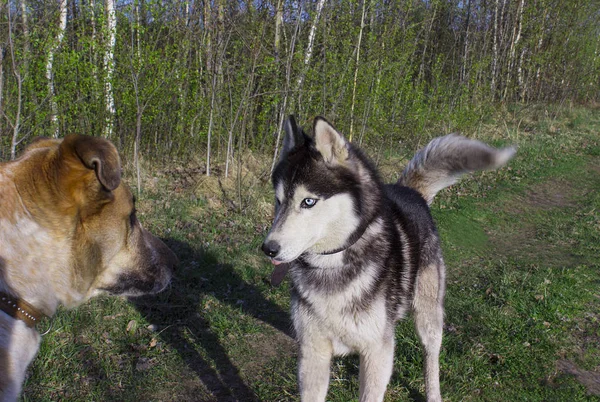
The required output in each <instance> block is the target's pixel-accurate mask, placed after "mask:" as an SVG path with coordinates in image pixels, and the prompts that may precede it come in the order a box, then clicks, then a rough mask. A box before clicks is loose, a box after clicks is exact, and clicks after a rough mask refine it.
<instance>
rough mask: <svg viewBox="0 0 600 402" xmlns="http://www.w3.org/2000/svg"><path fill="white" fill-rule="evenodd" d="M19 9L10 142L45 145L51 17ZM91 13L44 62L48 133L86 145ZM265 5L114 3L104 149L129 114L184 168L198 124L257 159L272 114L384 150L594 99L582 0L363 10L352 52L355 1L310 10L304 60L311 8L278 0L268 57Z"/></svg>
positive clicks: (200, 136)
mask: <svg viewBox="0 0 600 402" xmlns="http://www.w3.org/2000/svg"><path fill="white" fill-rule="evenodd" d="M365 1H367V0H365ZM19 4H20V3H19ZM521 4H524V5H525V6H524V9H523V12H522V14H520V13H519V10H520V5H521ZM26 5H27V11H26V13H27V21H28V26H27V28H28V30H27V32H28V35H25V29H24V28H25V26H24V25H23V19H22V15H21V8H20V7H19V6H18V4H17V2H16V1H10V2H9V3H8V5H6V6H5V7H8V10H9V11H10V13H11V14H10V16H11V21H12V23H11V25H10V27H9V25H8V24H7V23H6V22H7V21H8V20H7V18H6V15H5V16H4V17H3V18H4V20H3V21H4V22H5V23H4V24H2V25H1V27H2V28H0V34H1V35H2V38H3V39H2V43H4V45H3V46H4V48H5V49H8V41H7V38H8V30H9V28H10V30H11V32H12V37H13V39H14V40H13V43H12V49H13V51H14V55H15V56H14V58H15V66H16V68H17V69H18V71H20V72H21V74H22V83H23V93H22V96H21V97H22V101H23V106H22V110H21V115H22V119H21V131H20V133H19V139H21V138H25V141H24V142H23V144H25V143H27V139H28V138H30V137H33V136H35V135H52V134H53V131H52V129H53V128H52V125H51V122H50V114H51V113H50V112H51V111H50V106H51V102H50V98H49V95H48V80H47V78H46V62H47V57H48V51H49V49H50V47H51V44H52V43H53V41H54V40H55V37H56V35H57V33H58V32H57V31H58V11H59V10H58V5H57V4H54V3H52V5H50V4H49V3H45V2H26ZM94 5H95V8H94V9H91V7H90V5H89V3H86V2H74V3H73V5H72V7H71V8H70V9H69V10H70V11H69V12H70V14H69V19H68V24H67V30H66V32H65V39H64V41H63V43H62V45H61V46H60V47H59V49H58V50H57V52H56V55H55V62H54V65H53V66H52V75H53V83H54V87H55V101H56V102H57V105H58V120H59V128H60V130H59V132H60V135H64V134H67V133H70V132H79V133H86V134H93V135H101V134H102V133H103V132H104V128H105V125H106V124H107V120H106V119H107V118H110V116H109V115H108V114H107V111H106V105H105V102H106V101H105V99H106V84H107V83H106V82H105V81H106V79H107V77H106V68H105V60H104V59H105V52H106V51H107V43H106V39H107V37H108V32H107V30H106V21H107V16H106V15H105V11H104V8H103V5H102V4H101V3H97V2H96V3H94ZM274 7H275V3H268V2H250V3H239V2H238V3H236V2H227V1H225V0H220V1H217V2H209V3H206V4H205V3H198V4H195V3H194V4H192V3H187V2H183V3H182V2H160V1H145V2H142V1H137V0H136V1H133V2H128V3H123V4H121V5H119V6H118V7H117V9H116V10H117V31H116V34H117V40H116V46H115V49H114V65H115V72H114V77H113V79H112V88H113V91H114V98H115V105H116V109H117V115H116V117H115V122H114V123H115V133H114V138H112V139H113V140H114V141H115V142H117V143H118V145H119V147H120V149H122V151H123V153H124V154H127V155H129V154H130V153H131V152H132V150H133V142H134V138H135V133H136V124H137V123H136V121H137V115H138V114H139V113H141V115H142V118H141V145H142V146H141V152H142V153H143V154H144V155H145V156H146V157H148V158H150V159H153V158H155V159H162V158H165V159H170V158H172V157H179V158H183V159H190V158H193V159H195V158H197V157H198V154H200V153H203V152H204V151H205V148H206V143H207V134H208V125H209V121H210V120H211V118H210V117H211V116H212V121H213V133H212V135H213V139H214V145H215V146H214V147H213V150H214V151H215V152H216V159H217V161H223V159H224V156H225V154H226V146H227V141H228V135H229V132H230V131H231V132H232V136H233V144H236V149H237V150H239V149H252V150H254V151H259V152H264V151H267V150H272V149H273V147H274V145H275V138H276V134H277V130H278V122H279V121H280V116H281V113H283V114H288V113H295V114H298V115H299V117H300V119H301V121H303V122H308V121H309V120H310V119H311V118H312V117H313V116H314V115H319V114H320V115H325V116H327V117H328V118H330V119H331V120H332V121H334V123H335V124H336V125H337V126H338V127H339V128H340V129H341V130H342V131H343V132H347V131H348V129H349V126H350V121H351V120H353V121H354V122H355V124H354V126H355V127H356V130H357V132H358V134H357V137H356V138H358V140H359V141H361V142H363V141H365V142H368V143H374V144H387V143H393V142H397V141H404V142H407V141H408V142H419V141H421V137H422V136H425V137H428V136H430V135H432V134H433V133H436V134H437V133H439V132H443V131H448V130H469V129H471V128H473V127H475V126H477V124H479V123H480V122H481V121H482V120H484V119H485V118H486V116H489V115H490V113H492V112H493V111H494V110H495V108H496V107H497V105H498V104H497V102H502V103H505V102H508V103H512V102H515V101H516V102H530V101H546V102H563V101H565V100H570V101H583V102H592V101H598V96H599V95H600V92H599V91H598V88H599V87H600V78H599V77H600V57H598V49H599V46H600V43H599V41H598V38H599V37H600V36H599V35H598V33H599V31H598V27H599V26H600V21H599V18H600V17H599V16H600V13H599V12H598V11H599V9H598V4H597V2H593V1H585V2H569V3H568V4H567V3H564V2H561V1H556V0H536V1H526V2H521V1H514V2H484V1H479V0H470V1H468V2H458V3H456V2H454V3H452V2H450V3H449V2H443V1H433V2H430V1H429V2H427V1H417V2H414V1H399V2H382V1H369V2H368V4H367V7H366V10H367V13H366V18H365V26H364V27H363V28H362V30H363V31H364V32H363V35H362V37H363V40H362V43H361V49H358V48H357V46H358V36H359V33H360V32H361V26H360V21H361V16H362V9H363V2H362V1H358V0H356V1H344V2H326V3H325V7H324V9H323V11H322V13H321V14H322V15H321V16H320V19H319V22H318V24H317V25H316V31H315V32H316V35H315V38H314V45H313V52H312V56H311V59H310V61H309V62H308V64H305V59H306V56H307V54H306V52H307V47H308V42H309V32H310V30H311V27H312V24H313V22H314V21H315V18H316V17H317V15H316V13H317V10H316V2H304V3H301V4H298V3H296V2H285V1H284V2H283V23H282V25H281V34H280V36H281V42H280V48H279V49H277V50H278V51H277V52H276V51H275V50H276V49H274V37H275V30H276V27H275V25H276V21H275V10H274ZM496 7H499V10H498V11H497V10H496ZM358 51H360V59H359V61H358V65H356V55H357V52H358ZM2 65H3V68H4V75H3V77H4V78H3V80H4V81H3V87H2V91H3V93H2V95H3V99H4V101H3V103H2V108H3V110H2V125H1V126H0V130H1V131H0V133H1V135H2V140H1V141H0V146H1V148H0V152H1V154H2V155H7V154H9V148H10V145H11V136H12V131H11V125H14V123H15V119H16V115H17V113H16V107H17V102H16V100H17V86H16V79H15V77H14V74H13V71H12V70H13V67H12V57H11V56H10V52H6V56H5V58H4V61H3V64H2ZM288 65H289V67H290V68H289V75H288V74H287V72H288ZM494 68H495V70H494ZM355 71H356V72H357V80H356V83H354V72H355ZM494 71H495V74H494ZM301 76H304V81H303V84H302V85H301V87H298V84H297V83H298V81H299V78H300V77H301ZM213 78H215V79H214V80H213ZM213 82H214V83H215V85H214V88H213ZM249 83H252V85H248V84H249ZM492 84H493V86H494V87H493V88H492ZM354 91H355V92H356V97H355V98H353V92H354ZM213 92H214V94H215V97H214V98H215V102H214V104H212V102H211V99H212V95H213ZM284 102H286V107H285V110H283V104H284ZM353 103H354V104H353ZM238 111H239V113H238ZM232 128H233V130H232ZM236 152H237V151H236ZM213 159H214V158H213Z"/></svg>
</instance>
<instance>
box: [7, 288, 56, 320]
mask: <svg viewBox="0 0 600 402" xmlns="http://www.w3.org/2000/svg"><path fill="white" fill-rule="evenodd" d="M0 310H2V311H4V312H5V313H6V314H8V315H9V316H11V317H13V318H16V319H18V320H21V321H23V322H25V324H27V326H28V327H29V328H33V327H35V324H37V323H38V322H39V321H40V320H41V319H42V318H44V317H45V314H43V313H41V312H40V311H39V310H37V309H36V308H35V307H33V306H32V305H31V304H29V303H27V302H26V301H25V300H21V299H19V298H16V297H12V296H10V295H8V294H6V293H4V292H0Z"/></svg>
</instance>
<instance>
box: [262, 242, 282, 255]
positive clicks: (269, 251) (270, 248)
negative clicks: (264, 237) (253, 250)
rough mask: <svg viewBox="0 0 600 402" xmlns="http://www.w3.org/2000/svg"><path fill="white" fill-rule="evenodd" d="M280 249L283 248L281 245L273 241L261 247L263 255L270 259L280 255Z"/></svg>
mask: <svg viewBox="0 0 600 402" xmlns="http://www.w3.org/2000/svg"><path fill="white" fill-rule="evenodd" d="M280 248H281V247H280V246H279V243H277V242H276V241H273V240H271V241H268V242H266V243H263V245H262V247H261V249H262V251H263V253H265V254H266V255H268V256H269V257H275V256H276V255H277V253H279V249H280Z"/></svg>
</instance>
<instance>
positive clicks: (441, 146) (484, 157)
mask: <svg viewBox="0 0 600 402" xmlns="http://www.w3.org/2000/svg"><path fill="white" fill-rule="evenodd" d="M515 152H516V149H515V148H514V147H508V148H502V149H496V148H492V147H490V146H488V145H486V144H484V143H483V142H480V141H476V140H470V139H468V138H465V137H462V136H460V135H456V134H449V135H446V136H444V137H438V138H435V139H433V140H432V141H431V142H430V143H429V144H427V146H426V147H425V148H423V149H421V150H420V151H418V152H417V153H416V154H415V156H414V157H413V158H412V159H411V161H410V162H409V163H408V165H406V168H404V171H403V172H402V176H401V177H400V179H399V180H398V184H400V185H402V186H407V187H411V188H413V189H415V190H417V191H418V192H419V193H421V195H422V196H423V198H424V199H425V201H427V204H428V205H431V202H432V201H433V198H434V197H435V195H436V194H437V193H438V192H439V191H440V190H442V189H444V188H446V187H448V186H450V185H452V184H454V183H456V181H457V180H458V179H459V177H460V176H461V175H462V174H464V173H468V172H474V171H477V170H489V169H497V168H499V167H501V166H502V165H504V164H505V163H506V162H508V161H509V160H510V158H512V157H513V155H514V154H515Z"/></svg>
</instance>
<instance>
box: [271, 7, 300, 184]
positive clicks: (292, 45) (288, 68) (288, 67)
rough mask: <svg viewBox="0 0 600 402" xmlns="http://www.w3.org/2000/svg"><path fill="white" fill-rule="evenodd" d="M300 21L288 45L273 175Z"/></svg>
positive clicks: (297, 22) (272, 164)
mask: <svg viewBox="0 0 600 402" xmlns="http://www.w3.org/2000/svg"><path fill="white" fill-rule="evenodd" d="M300 12H302V10H300ZM300 21H301V18H300V15H299V16H298V18H297V20H296V28H295V29H294V36H293V37H292V42H291V43H290V51H289V53H288V60H287V65H286V73H285V89H284V90H283V102H282V104H281V108H280V109H279V123H278V125H277V138H276V139H275V152H274V153H273V161H272V163H271V173H273V169H275V162H276V161H277V155H278V154H279V141H280V140H281V132H282V131H283V122H284V121H285V118H286V115H285V111H286V107H287V101H288V92H289V90H290V80H291V75H292V61H293V59H294V49H295V48H296V40H297V38H298V31H299V29H300Z"/></svg>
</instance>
